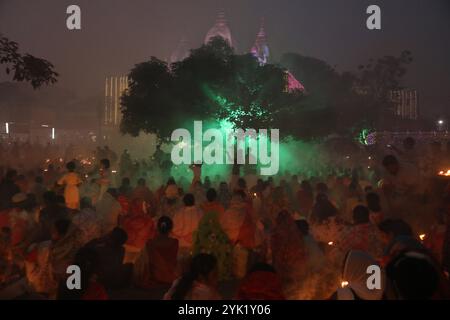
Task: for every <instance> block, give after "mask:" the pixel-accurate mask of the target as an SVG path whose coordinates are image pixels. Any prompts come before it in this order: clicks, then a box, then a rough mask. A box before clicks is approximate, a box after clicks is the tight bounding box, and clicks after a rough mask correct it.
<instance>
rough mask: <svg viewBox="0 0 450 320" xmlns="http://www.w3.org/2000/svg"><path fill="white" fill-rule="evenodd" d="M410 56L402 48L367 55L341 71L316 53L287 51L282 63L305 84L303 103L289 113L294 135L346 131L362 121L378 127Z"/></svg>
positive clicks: (361, 125)
mask: <svg viewBox="0 0 450 320" xmlns="http://www.w3.org/2000/svg"><path fill="white" fill-rule="evenodd" d="M411 61H412V57H411V53H410V52H409V51H403V52H402V53H401V54H400V55H399V56H398V57H395V56H385V57H382V58H379V59H377V60H374V59H371V60H369V62H368V63H367V64H365V65H361V66H359V67H358V69H357V70H356V71H354V72H343V73H340V72H338V71H336V70H335V69H334V68H332V67H331V66H329V65H328V64H327V63H326V62H324V61H321V60H319V59H316V58H311V57H305V56H302V55H299V54H285V55H284V56H283V57H282V60H281V63H282V65H283V66H285V67H286V68H288V69H289V70H291V71H292V73H293V74H294V75H295V76H296V77H297V79H299V80H300V81H301V82H302V84H303V85H304V86H305V88H306V90H307V95H306V98H305V99H304V101H303V102H302V104H303V107H302V108H298V109H297V110H296V111H297V112H295V113H293V114H292V117H294V118H295V119H298V120H297V127H294V128H293V131H294V132H296V134H295V135H297V136H299V135H300V136H317V135H324V134H327V133H331V132H337V133H344V134H345V133H351V132H352V131H353V132H354V131H358V130H359V129H360V128H362V127H366V126H369V127H374V128H376V127H379V125H380V119H386V117H385V115H386V113H391V114H392V115H393V112H392V110H391V108H392V102H391V101H390V99H389V92H390V91H391V90H395V89H399V88H401V82H402V78H403V77H404V75H405V74H406V71H407V69H406V66H407V65H408V64H409V63H411ZM287 123H288V122H287Z"/></svg>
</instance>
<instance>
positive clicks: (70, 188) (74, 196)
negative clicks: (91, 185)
mask: <svg viewBox="0 0 450 320" xmlns="http://www.w3.org/2000/svg"><path fill="white" fill-rule="evenodd" d="M66 168H67V170H68V172H67V173H66V174H65V175H64V176H63V177H62V178H61V179H59V180H58V185H61V186H65V188H64V199H65V201H66V207H67V208H69V209H74V210H78V209H79V208H80V192H79V190H78V186H79V185H80V184H81V178H80V177H79V175H78V174H77V173H75V163H74V162H72V161H71V162H68V163H67V165H66Z"/></svg>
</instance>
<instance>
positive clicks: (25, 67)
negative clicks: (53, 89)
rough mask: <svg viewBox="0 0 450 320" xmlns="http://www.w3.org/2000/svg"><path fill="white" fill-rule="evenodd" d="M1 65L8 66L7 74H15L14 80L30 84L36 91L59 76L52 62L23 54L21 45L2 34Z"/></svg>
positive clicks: (0, 38) (53, 81)
mask: <svg viewBox="0 0 450 320" xmlns="http://www.w3.org/2000/svg"><path fill="white" fill-rule="evenodd" d="M0 64H3V65H5V66H6V73H7V74H10V73H12V74H13V80H15V81H25V82H29V83H31V85H32V86H33V88H34V89H36V88H39V87H41V86H42V85H43V84H52V83H55V82H56V81H57V79H56V78H57V77H58V74H57V73H56V72H55V71H54V67H53V65H52V64H51V63H50V62H48V61H47V60H44V59H40V58H36V57H35V56H33V55H31V54H28V53H27V54H21V53H20V52H19V45H18V44H17V43H16V42H14V41H11V40H9V39H8V38H6V37H4V36H2V35H1V34H0Z"/></svg>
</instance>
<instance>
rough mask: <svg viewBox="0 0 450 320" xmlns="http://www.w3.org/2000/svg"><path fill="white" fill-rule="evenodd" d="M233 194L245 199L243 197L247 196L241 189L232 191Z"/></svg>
mask: <svg viewBox="0 0 450 320" xmlns="http://www.w3.org/2000/svg"><path fill="white" fill-rule="evenodd" d="M233 195H235V196H239V197H240V198H241V199H242V200H245V198H247V195H246V194H245V192H244V191H243V190H236V191H234V192H233Z"/></svg>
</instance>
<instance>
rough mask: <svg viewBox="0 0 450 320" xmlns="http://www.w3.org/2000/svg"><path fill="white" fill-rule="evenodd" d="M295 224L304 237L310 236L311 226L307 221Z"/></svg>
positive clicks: (297, 221) (299, 221)
mask: <svg viewBox="0 0 450 320" xmlns="http://www.w3.org/2000/svg"><path fill="white" fill-rule="evenodd" d="M295 224H296V225H297V228H298V230H299V231H300V232H301V234H302V235H304V236H307V235H308V234H309V224H308V221H306V220H296V221H295Z"/></svg>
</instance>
